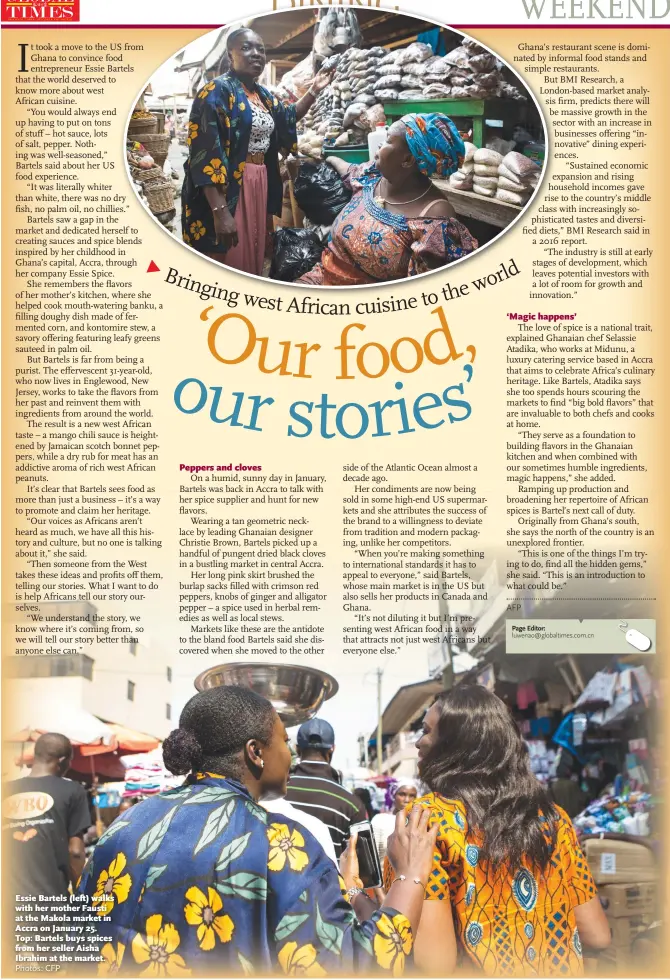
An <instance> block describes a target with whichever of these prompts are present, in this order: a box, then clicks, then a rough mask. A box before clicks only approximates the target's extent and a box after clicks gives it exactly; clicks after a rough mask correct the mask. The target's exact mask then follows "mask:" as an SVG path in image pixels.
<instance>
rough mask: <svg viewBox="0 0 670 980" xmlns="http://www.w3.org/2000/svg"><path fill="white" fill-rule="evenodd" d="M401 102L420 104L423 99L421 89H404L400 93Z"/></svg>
mask: <svg viewBox="0 0 670 980" xmlns="http://www.w3.org/2000/svg"><path fill="white" fill-rule="evenodd" d="M398 98H399V99H400V101H401V102H419V101H420V100H421V99H422V98H423V89H421V88H403V89H401V90H400V92H399V93H398Z"/></svg>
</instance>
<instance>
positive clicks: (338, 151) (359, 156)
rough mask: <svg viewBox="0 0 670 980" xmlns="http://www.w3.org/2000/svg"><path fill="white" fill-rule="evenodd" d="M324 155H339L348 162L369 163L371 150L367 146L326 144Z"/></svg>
mask: <svg viewBox="0 0 670 980" xmlns="http://www.w3.org/2000/svg"><path fill="white" fill-rule="evenodd" d="M323 155H324V157H338V158H339V159H340V160H346V162H347V163H367V162H368V160H369V159H370V151H369V150H368V148H367V146H357V147H351V146H324V148H323Z"/></svg>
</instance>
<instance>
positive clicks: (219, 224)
mask: <svg viewBox="0 0 670 980" xmlns="http://www.w3.org/2000/svg"><path fill="white" fill-rule="evenodd" d="M212 214H213V216H214V235H215V237H216V244H217V245H223V246H224V247H225V249H226V251H228V249H231V248H234V247H235V246H236V245H237V242H238V237H237V225H236V224H235V218H234V217H233V216H232V214H231V213H230V211H229V210H228V208H227V207H218V208H217V209H216V210H215V211H212Z"/></svg>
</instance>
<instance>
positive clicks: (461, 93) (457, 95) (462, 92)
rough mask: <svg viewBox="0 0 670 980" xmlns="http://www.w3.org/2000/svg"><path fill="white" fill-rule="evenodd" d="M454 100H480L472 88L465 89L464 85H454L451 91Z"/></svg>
mask: <svg viewBox="0 0 670 980" xmlns="http://www.w3.org/2000/svg"><path fill="white" fill-rule="evenodd" d="M451 97H452V99H475V98H478V96H477V94H476V92H474V91H473V90H472V87H470V88H465V87H464V86H463V85H454V87H453V88H452V90H451Z"/></svg>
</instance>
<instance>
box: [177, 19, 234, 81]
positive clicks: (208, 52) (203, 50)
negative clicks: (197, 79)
mask: <svg viewBox="0 0 670 980" xmlns="http://www.w3.org/2000/svg"><path fill="white" fill-rule="evenodd" d="M227 32H228V28H227V27H222V28H221V29H220V30H218V31H208V32H207V34H203V35H202V37H198V38H196V39H195V41H191V43H190V44H187V45H186V47H185V48H183V50H181V51H180V52H179V53H178V54H177V55H175V71H189V70H190V69H191V68H200V67H201V66H204V67H205V69H207V68H211V67H213V66H214V65H215V64H217V63H218V61H220V59H221V55H222V54H223V51H224V47H225V45H224V39H225V36H226V34H227Z"/></svg>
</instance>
